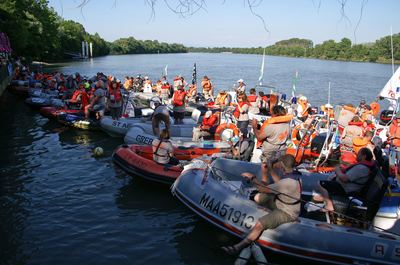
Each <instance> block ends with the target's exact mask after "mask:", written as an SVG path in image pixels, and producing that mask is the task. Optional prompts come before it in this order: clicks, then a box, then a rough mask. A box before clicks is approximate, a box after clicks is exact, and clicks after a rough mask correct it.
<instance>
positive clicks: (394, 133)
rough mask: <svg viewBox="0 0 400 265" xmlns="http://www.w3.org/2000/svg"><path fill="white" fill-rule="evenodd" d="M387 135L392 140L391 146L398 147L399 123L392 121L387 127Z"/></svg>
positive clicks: (399, 137)
mask: <svg viewBox="0 0 400 265" xmlns="http://www.w3.org/2000/svg"><path fill="white" fill-rule="evenodd" d="M389 135H390V136H391V137H392V138H393V144H394V145H395V146H400V123H399V122H398V121H397V119H394V120H393V122H392V124H391V125H390V127H389Z"/></svg>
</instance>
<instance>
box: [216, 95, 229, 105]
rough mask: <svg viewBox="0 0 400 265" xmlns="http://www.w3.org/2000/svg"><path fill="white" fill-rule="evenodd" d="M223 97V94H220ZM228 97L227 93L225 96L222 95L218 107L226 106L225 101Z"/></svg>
mask: <svg viewBox="0 0 400 265" xmlns="http://www.w3.org/2000/svg"><path fill="white" fill-rule="evenodd" d="M220 95H221V94H220ZM227 97H228V93H225V94H224V95H221V96H220V97H218V102H217V103H218V105H225V100H226V98H227Z"/></svg>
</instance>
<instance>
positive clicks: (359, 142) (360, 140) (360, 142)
mask: <svg viewBox="0 0 400 265" xmlns="http://www.w3.org/2000/svg"><path fill="white" fill-rule="evenodd" d="M368 143H369V141H368V140H367V139H365V138H364V137H354V138H353V151H354V153H356V154H358V151H360V150H361V148H364V147H366V146H367V145H368Z"/></svg>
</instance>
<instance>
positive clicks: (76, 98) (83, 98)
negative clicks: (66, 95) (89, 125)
mask: <svg viewBox="0 0 400 265" xmlns="http://www.w3.org/2000/svg"><path fill="white" fill-rule="evenodd" d="M69 103H73V104H78V103H79V104H80V105H81V109H82V110H84V109H85V107H86V106H87V105H88V104H89V96H88V94H87V93H86V90H85V86H84V85H83V84H80V85H79V89H77V90H75V92H74V94H73V95H72V98H71V99H70V100H69Z"/></svg>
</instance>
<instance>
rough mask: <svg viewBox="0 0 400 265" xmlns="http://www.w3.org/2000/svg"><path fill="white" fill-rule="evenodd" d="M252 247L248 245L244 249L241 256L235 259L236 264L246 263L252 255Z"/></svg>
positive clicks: (242, 264) (243, 264)
mask: <svg viewBox="0 0 400 265" xmlns="http://www.w3.org/2000/svg"><path fill="white" fill-rule="evenodd" d="M250 248H251V247H250V246H248V247H247V248H244V249H242V251H241V252H240V254H239V256H238V257H237V259H236V260H235V265H245V264H246V263H247V261H248V260H249V258H250V256H251V249H250Z"/></svg>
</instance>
